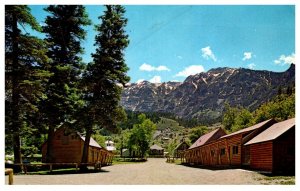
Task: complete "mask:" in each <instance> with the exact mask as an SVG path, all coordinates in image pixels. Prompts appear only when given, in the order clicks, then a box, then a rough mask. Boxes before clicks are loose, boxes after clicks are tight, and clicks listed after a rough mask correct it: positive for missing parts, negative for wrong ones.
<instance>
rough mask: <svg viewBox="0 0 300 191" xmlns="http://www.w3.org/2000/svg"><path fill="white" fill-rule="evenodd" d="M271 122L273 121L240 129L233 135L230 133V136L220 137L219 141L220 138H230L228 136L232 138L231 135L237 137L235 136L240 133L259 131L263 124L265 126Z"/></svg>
mask: <svg viewBox="0 0 300 191" xmlns="http://www.w3.org/2000/svg"><path fill="white" fill-rule="evenodd" d="M271 120H273V119H268V120H266V121H263V122H260V123H258V124H255V125H253V126H251V127H247V128H244V129H241V130H239V131H236V132H234V133H231V134H228V135H224V136H222V137H221V139H222V138H226V137H230V136H233V135H237V134H240V133H246V132H249V131H253V130H255V129H259V128H261V127H262V126H264V125H265V124H267V123H268V122H270V121H271Z"/></svg>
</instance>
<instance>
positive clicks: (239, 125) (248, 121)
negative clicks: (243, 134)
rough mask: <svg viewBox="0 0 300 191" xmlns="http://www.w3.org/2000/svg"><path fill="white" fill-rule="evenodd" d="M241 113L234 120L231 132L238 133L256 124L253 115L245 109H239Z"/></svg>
mask: <svg viewBox="0 0 300 191" xmlns="http://www.w3.org/2000/svg"><path fill="white" fill-rule="evenodd" d="M238 110H239V112H238V114H237V116H236V118H235V120H234V124H233V126H232V127H231V131H232V132H233V131H238V130H240V129H244V128H246V127H249V126H252V125H253V124H254V119H253V115H252V113H251V112H250V111H248V110H247V109H245V108H241V109H238Z"/></svg>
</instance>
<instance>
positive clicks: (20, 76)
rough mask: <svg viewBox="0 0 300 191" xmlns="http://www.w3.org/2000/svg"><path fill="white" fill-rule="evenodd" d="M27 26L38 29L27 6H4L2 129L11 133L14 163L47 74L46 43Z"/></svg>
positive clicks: (19, 158)
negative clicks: (3, 126) (3, 108)
mask: <svg viewBox="0 0 300 191" xmlns="http://www.w3.org/2000/svg"><path fill="white" fill-rule="evenodd" d="M26 25H27V26H29V27H31V28H32V29H33V30H36V31H40V26H39V25H38V23H37V22H36V20H35V18H34V17H33V16H32V15H31V13H30V9H29V8H28V7H27V6H26V5H7V6H5V85H6V87H5V104H6V107H5V130H6V135H8V136H9V135H12V139H13V141H12V144H13V151H14V162H15V163H22V155H21V145H20V135H21V133H22V130H23V128H24V127H32V125H31V124H32V122H33V119H34V118H35V117H36V114H37V112H38V102H39V101H41V99H42V98H43V91H44V89H43V83H44V82H45V81H46V80H47V77H48V76H49V75H50V74H49V72H47V62H48V58H47V56H46V54H45V53H46V48H45V43H44V42H43V40H41V39H38V38H36V37H33V36H30V35H29V34H28V33H26V30H25V26H26ZM20 27H22V29H20Z"/></svg>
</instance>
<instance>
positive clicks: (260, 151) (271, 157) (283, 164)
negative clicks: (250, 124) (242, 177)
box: [245, 118, 295, 174]
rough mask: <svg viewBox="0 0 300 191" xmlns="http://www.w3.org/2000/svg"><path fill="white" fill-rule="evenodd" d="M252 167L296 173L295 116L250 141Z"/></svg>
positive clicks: (267, 170) (268, 170)
mask: <svg viewBox="0 0 300 191" xmlns="http://www.w3.org/2000/svg"><path fill="white" fill-rule="evenodd" d="M245 146H248V147H250V167H251V169H255V170H259V171H264V172H272V173H274V174H276V173H280V174H282V173H283V174H284V173H287V174H295V118H293V119H289V120H286V121H282V122H279V123H276V124H274V125H272V126H271V127H269V128H268V129H266V130H265V131H263V132H262V133H260V134H259V135H258V136H256V137H254V138H253V139H251V140H250V141H248V142H247V143H246V144H245Z"/></svg>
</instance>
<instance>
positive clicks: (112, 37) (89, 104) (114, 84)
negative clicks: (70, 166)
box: [77, 5, 130, 162]
mask: <svg viewBox="0 0 300 191" xmlns="http://www.w3.org/2000/svg"><path fill="white" fill-rule="evenodd" d="M124 14H125V9H124V7H122V6H120V5H107V6H106V11H104V15H102V16H100V17H98V18H99V19H101V21H100V23H101V24H99V25H96V26H95V28H96V31H97V35H96V37H95V44H94V45H95V46H96V52H95V53H94V54H92V57H93V62H92V63H89V64H88V65H87V67H86V69H85V71H84V73H83V76H82V80H81V83H80V86H81V89H82V99H83V100H84V105H83V107H81V108H80V110H79V111H78V113H77V116H78V118H79V119H80V120H81V122H80V123H81V126H82V127H84V128H85V131H86V137H87V138H86V139H85V146H84V149H83V156H82V162H86V161H87V157H88V142H89V136H90V135H91V134H92V130H93V128H98V129H101V128H106V129H109V130H112V131H113V130H116V129H117V123H118V122H119V121H121V120H125V118H126V113H125V111H124V110H123V108H122V107H121V106H120V104H119V101H120V99H121V93H122V88H123V87H124V86H125V84H126V83H127V82H128V81H129V80H130V78H129V76H127V74H126V72H127V71H128V67H127V65H126V63H125V59H124V50H125V48H126V47H127V46H128V43H129V40H128V35H127V34H126V33H125V26H126V24H127V19H126V18H124Z"/></svg>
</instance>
